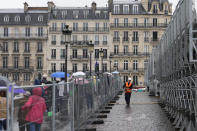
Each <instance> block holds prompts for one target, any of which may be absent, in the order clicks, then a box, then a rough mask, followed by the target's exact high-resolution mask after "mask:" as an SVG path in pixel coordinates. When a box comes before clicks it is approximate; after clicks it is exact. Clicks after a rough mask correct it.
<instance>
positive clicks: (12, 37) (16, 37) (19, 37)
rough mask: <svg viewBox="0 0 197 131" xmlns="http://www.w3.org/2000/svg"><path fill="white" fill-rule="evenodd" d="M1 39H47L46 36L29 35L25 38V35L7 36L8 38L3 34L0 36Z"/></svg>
mask: <svg viewBox="0 0 197 131" xmlns="http://www.w3.org/2000/svg"><path fill="white" fill-rule="evenodd" d="M0 38H1V39H47V38H48V34H42V35H39V34H30V35H29V36H27V35H26V34H20V33H17V34H8V36H4V34H0Z"/></svg>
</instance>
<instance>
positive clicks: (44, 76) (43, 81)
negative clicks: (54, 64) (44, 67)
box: [41, 74, 48, 84]
mask: <svg viewBox="0 0 197 131" xmlns="http://www.w3.org/2000/svg"><path fill="white" fill-rule="evenodd" d="M47 82H48V81H47V75H46V74H44V75H43V76H42V82H41V84H47Z"/></svg>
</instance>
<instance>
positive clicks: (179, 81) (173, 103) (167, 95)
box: [145, 0, 197, 131]
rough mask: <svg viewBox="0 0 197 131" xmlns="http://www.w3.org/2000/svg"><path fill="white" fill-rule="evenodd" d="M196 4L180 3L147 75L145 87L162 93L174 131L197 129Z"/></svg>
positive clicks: (185, 0) (186, 0)
mask: <svg viewBox="0 0 197 131" xmlns="http://www.w3.org/2000/svg"><path fill="white" fill-rule="evenodd" d="M194 2H195V1H192V0H180V1H179V3H178V4H177V6H176V9H175V11H174V13H173V16H172V19H171V22H170V24H169V26H168V27H167V29H166V31H165V33H164V34H163V36H162V38H161V40H160V44H159V45H158V47H157V48H156V49H154V50H153V53H152V55H151V56H150V60H149V65H148V68H147V70H146V72H145V83H146V85H147V86H149V87H150V89H152V90H153V92H155V94H157V93H158V94H160V98H161V105H162V106H163V107H164V109H165V111H166V112H167V113H168V116H169V118H170V120H171V121H172V122H173V125H174V126H175V128H176V129H180V130H186V131H196V130H197V16H196V9H195V6H194V4H195V3H194ZM156 81H158V82H156ZM158 83H159V84H158ZM158 85H159V87H158ZM155 89H156V90H155Z"/></svg>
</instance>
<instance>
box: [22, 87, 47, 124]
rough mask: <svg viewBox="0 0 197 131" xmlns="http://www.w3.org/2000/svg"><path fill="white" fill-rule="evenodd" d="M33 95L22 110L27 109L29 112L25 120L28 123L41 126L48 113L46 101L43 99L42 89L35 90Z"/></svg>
mask: <svg viewBox="0 0 197 131" xmlns="http://www.w3.org/2000/svg"><path fill="white" fill-rule="evenodd" d="M32 93H33V95H32V96H30V97H29V99H28V101H27V102H26V103H25V105H24V106H23V107H22V109H24V108H27V109H28V110H29V112H28V113H27V115H26V118H25V119H26V121H28V122H35V123H38V124H41V123H42V122H43V115H44V112H45V111H46V104H45V100H44V98H42V97H41V96H42V89H41V88H34V89H33V90H32Z"/></svg>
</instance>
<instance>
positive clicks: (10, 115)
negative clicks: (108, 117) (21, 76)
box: [0, 74, 122, 131]
mask: <svg viewBox="0 0 197 131" xmlns="http://www.w3.org/2000/svg"><path fill="white" fill-rule="evenodd" d="M12 87H13V86H12V85H7V87H2V88H0V90H1V91H2V90H5V91H7V94H8V95H7V109H9V110H8V111H7V131H18V130H19V128H25V127H28V125H29V124H30V122H24V121H22V123H21V117H24V116H21V115H22V114H20V113H21V112H22V113H24V112H23V111H24V110H21V107H22V105H24V103H25V102H26V101H27V99H26V100H25V97H23V95H21V96H20V95H18V94H15V92H16V91H17V90H25V91H29V92H31V93H33V92H34V88H42V89H44V91H43V93H42V96H43V98H44V99H45V102H46V107H47V111H46V112H45V113H44V118H43V119H44V120H43V123H42V126H41V131H75V130H79V129H80V128H81V127H82V126H83V127H85V126H86V123H88V122H89V123H91V121H94V119H96V112H97V111H99V110H101V109H103V108H104V107H105V106H106V105H107V104H108V102H110V100H112V99H113V98H114V97H115V96H116V95H117V94H118V92H119V91H120V90H121V87H122V80H121V79H120V77H119V76H118V75H117V74H114V75H103V76H101V77H99V78H91V79H86V78H83V77H80V78H75V79H73V80H72V81H70V82H68V83H66V84H63V83H62V84H56V83H54V84H49V85H42V86H40V85H37V86H23V87H16V86H15V87H14V88H12ZM8 89H11V90H8ZM37 104H38V106H39V104H40V103H39V102H37ZM32 107H33V105H31V106H30V107H29V108H28V111H30V110H31V108H32ZM40 110H41V109H40ZM28 111H27V112H28ZM5 113H6V108H5ZM33 115H36V114H33ZM40 119H41V118H40ZM18 120H19V121H20V125H19V122H18ZM38 120H39V119H38ZM38 120H36V121H38ZM36 121H35V122H36Z"/></svg>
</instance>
